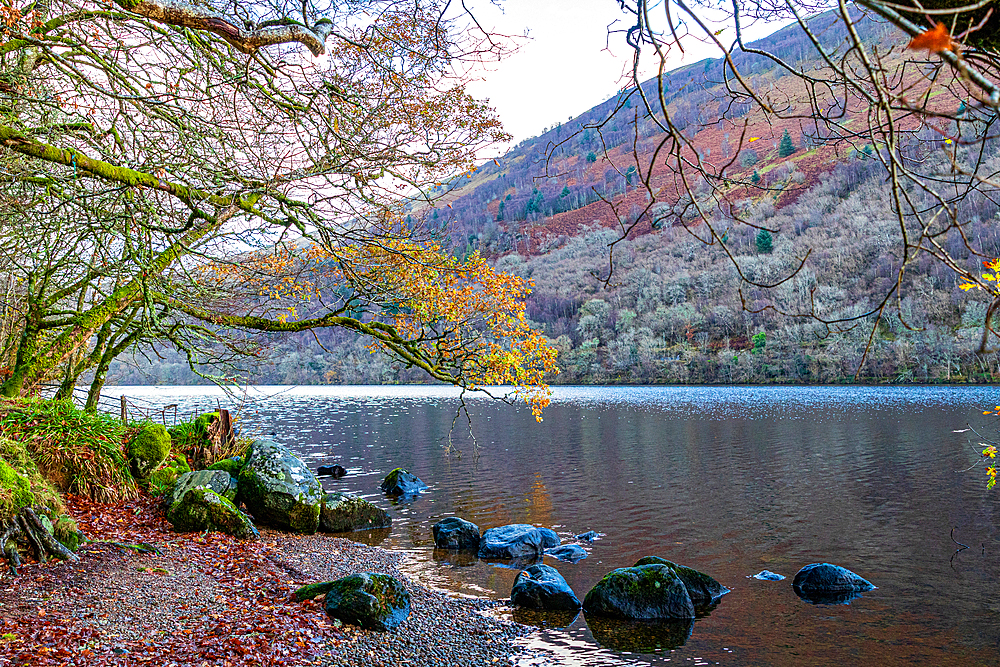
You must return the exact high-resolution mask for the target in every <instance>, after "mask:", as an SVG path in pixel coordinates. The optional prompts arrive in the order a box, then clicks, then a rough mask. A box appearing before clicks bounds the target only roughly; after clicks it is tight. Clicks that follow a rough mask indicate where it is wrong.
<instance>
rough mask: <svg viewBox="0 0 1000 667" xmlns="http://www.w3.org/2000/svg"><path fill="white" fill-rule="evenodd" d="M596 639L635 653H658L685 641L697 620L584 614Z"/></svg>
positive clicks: (602, 644)
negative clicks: (632, 618)
mask: <svg viewBox="0 0 1000 667" xmlns="http://www.w3.org/2000/svg"><path fill="white" fill-rule="evenodd" d="M584 616H585V618H586V619H587V626H588V627H589V628H590V632H591V633H592V634H593V636H594V640H595V641H597V643H598V644H600V645H601V646H604V647H605V648H610V649H613V650H615V651H628V652H634V653H656V652H658V651H664V650H670V649H673V648H678V647H680V646H683V645H684V642H686V641H687V639H688V637H690V636H691V631H692V630H694V621H684V620H670V621H622V620H619V619H615V618H602V617H601V616H594V615H592V614H584Z"/></svg>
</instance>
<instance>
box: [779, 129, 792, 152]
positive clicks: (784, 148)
mask: <svg viewBox="0 0 1000 667" xmlns="http://www.w3.org/2000/svg"><path fill="white" fill-rule="evenodd" d="M794 152H795V144H793V143H792V135H790V134H788V130H785V133H784V134H782V135H781V143H779V144H778V157H788V156H789V155H791V154H792V153H794Z"/></svg>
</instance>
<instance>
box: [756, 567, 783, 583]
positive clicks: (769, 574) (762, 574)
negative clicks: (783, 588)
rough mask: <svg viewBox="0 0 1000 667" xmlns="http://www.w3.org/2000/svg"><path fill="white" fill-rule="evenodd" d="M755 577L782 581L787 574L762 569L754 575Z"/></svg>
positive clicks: (762, 579) (763, 579)
mask: <svg viewBox="0 0 1000 667" xmlns="http://www.w3.org/2000/svg"><path fill="white" fill-rule="evenodd" d="M753 578H754V579H760V580H761V581H781V580H782V579H784V578H785V575H783V574H778V573H777V572H771V571H770V570H761V571H760V572H758V573H757V574H755V575H753Z"/></svg>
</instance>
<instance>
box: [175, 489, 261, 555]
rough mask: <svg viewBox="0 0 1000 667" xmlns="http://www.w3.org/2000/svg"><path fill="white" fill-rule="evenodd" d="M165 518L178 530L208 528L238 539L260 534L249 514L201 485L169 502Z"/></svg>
mask: <svg viewBox="0 0 1000 667" xmlns="http://www.w3.org/2000/svg"><path fill="white" fill-rule="evenodd" d="M227 474H228V473H227ZM167 521H169V522H170V523H171V524H172V525H173V527H174V529H175V530H177V531H179V532H182V533H188V532H194V531H201V530H212V531H216V532H220V533H226V534H228V535H233V536H235V537H238V538H241V539H257V538H258V537H260V535H258V533H257V529H256V528H255V527H254V525H253V522H252V521H250V517H248V516H247V515H246V514H244V513H243V512H241V511H240V510H239V509H238V508H237V507H236V505H234V504H233V503H232V502H231V501H230V500H229V499H227V498H225V497H224V496H220V495H219V494H217V493H216V492H215V491H212V490H211V489H207V488H205V487H196V488H193V489H189V490H188V491H187V492H186V493H185V494H184V495H183V497H182V498H181V499H180V500H178V501H177V502H175V503H173V504H171V505H170V509H168V510H167Z"/></svg>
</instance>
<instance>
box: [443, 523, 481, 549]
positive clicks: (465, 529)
mask: <svg viewBox="0 0 1000 667" xmlns="http://www.w3.org/2000/svg"><path fill="white" fill-rule="evenodd" d="M431 532H433V533H434V546H435V547H437V548H438V549H458V550H459V551H475V550H477V549H479V540H480V535H479V526H477V525H476V524H474V523H472V522H471V521H466V520H465V519H460V518H459V517H457V516H450V517H447V518H445V519H441V520H440V521H438V522H437V523H436V524H434V525H433V526H432V527H431Z"/></svg>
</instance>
